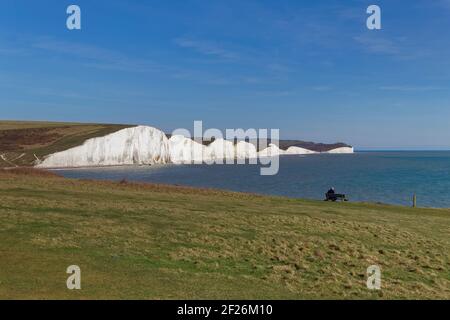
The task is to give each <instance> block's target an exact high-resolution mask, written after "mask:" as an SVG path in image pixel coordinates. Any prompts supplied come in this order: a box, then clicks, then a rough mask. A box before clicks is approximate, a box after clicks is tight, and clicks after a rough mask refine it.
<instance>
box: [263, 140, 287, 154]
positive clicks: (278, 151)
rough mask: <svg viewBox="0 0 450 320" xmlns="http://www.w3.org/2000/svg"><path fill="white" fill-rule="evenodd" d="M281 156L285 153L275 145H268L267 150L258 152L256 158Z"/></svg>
mask: <svg viewBox="0 0 450 320" xmlns="http://www.w3.org/2000/svg"><path fill="white" fill-rule="evenodd" d="M283 154H286V151H284V150H281V149H280V148H278V146H277V145H275V144H273V143H271V144H269V146H268V147H267V148H265V149H263V150H261V151H260V152H258V156H260V157H277V156H280V155H283Z"/></svg>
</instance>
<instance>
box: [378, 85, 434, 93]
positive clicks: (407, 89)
mask: <svg viewBox="0 0 450 320" xmlns="http://www.w3.org/2000/svg"><path fill="white" fill-rule="evenodd" d="M379 89H380V90H385V91H405V92H417V91H434V90H441V88H439V87H434V86H404V85H400V86H382V87H380V88H379Z"/></svg>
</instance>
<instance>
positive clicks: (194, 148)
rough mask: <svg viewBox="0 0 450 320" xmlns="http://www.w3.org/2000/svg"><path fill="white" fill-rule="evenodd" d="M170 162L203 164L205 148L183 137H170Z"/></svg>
mask: <svg viewBox="0 0 450 320" xmlns="http://www.w3.org/2000/svg"><path fill="white" fill-rule="evenodd" d="M169 144H170V160H171V161H172V162H173V163H176V164H191V163H201V162H202V161H203V153H204V150H205V146H204V145H202V144H200V143H198V142H196V141H194V140H192V139H189V138H186V137H184V136H181V135H175V136H172V137H170V139H169Z"/></svg>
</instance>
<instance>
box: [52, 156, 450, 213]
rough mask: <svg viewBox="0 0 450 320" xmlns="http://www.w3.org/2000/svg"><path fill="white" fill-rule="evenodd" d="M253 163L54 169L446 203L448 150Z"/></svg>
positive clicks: (317, 195) (449, 202) (449, 204)
mask: <svg viewBox="0 0 450 320" xmlns="http://www.w3.org/2000/svg"><path fill="white" fill-rule="evenodd" d="M259 169H260V168H259V166H257V165H212V166H209V165H182V166H178V165H167V166H151V167H113V168H95V169H71V170H58V173H59V174H62V175H63V176H65V177H70V178H87V179H105V180H122V179H127V180H129V181H140V182H156V183H158V182H159V183H169V184H178V185H188V186H199V187H210V188H219V189H227V190H234V191H245V192H255V193H261V194H272V195H283V196H288V197H296V198H308V199H323V197H324V193H325V192H326V190H328V188H329V187H331V186H334V187H335V188H336V191H337V192H338V193H345V194H346V195H347V196H348V197H349V198H350V201H368V202H383V203H391V204H401V205H411V203H412V196H413V194H414V193H416V194H417V203H418V205H419V206H423V207H445V208H450V151H449V152H447V151H426V152H425V151H414V152H409V151H408V152H357V153H355V154H350V155H331V154H320V155H309V156H285V157H281V158H280V171H279V173H278V174H277V175H275V176H261V175H260V174H259V172H260V170H259Z"/></svg>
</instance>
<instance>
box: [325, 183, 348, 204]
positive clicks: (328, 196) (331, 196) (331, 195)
mask: <svg viewBox="0 0 450 320" xmlns="http://www.w3.org/2000/svg"><path fill="white" fill-rule="evenodd" d="M337 200H342V201H348V200H347V198H346V197H345V194H339V193H336V192H335V191H334V188H333V187H331V188H330V190H328V191H327V193H325V201H333V202H334V201H337Z"/></svg>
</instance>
